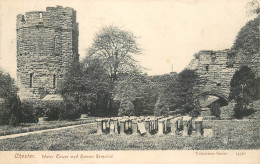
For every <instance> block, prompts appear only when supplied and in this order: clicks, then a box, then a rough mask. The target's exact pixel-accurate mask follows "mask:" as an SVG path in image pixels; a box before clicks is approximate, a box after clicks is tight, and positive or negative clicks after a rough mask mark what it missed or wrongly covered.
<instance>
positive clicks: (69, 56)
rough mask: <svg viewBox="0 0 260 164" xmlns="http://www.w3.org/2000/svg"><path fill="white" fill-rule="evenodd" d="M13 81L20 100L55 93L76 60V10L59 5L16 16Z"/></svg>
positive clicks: (77, 58)
mask: <svg viewBox="0 0 260 164" xmlns="http://www.w3.org/2000/svg"><path fill="white" fill-rule="evenodd" d="M16 30H17V82H18V87H19V96H20V98H21V99H41V98H43V97H44V96H45V95H49V94H55V93H56V92H57V89H58V88H59V87H60V83H61V80H62V79H63V78H64V75H65V74H66V72H67V71H68V69H69V68H70V67H71V66H72V65H73V64H74V63H77V62H78V61H79V54H78V35H79V32H78V23H77V22H76V11H75V10H74V9H72V8H67V7H66V8H63V7H62V6H56V7H47V8H46V11H31V12H26V13H25V15H22V14H19V15H17V22H16Z"/></svg>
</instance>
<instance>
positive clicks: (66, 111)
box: [60, 102, 80, 120]
mask: <svg viewBox="0 0 260 164" xmlns="http://www.w3.org/2000/svg"><path fill="white" fill-rule="evenodd" d="M79 109H80V107H79V105H77V104H74V103H70V102H64V103H63V104H62V105H61V108H60V119H65V120H74V119H77V118H79V117H80V112H79V111H80V110H79Z"/></svg>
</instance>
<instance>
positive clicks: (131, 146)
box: [0, 120, 260, 150]
mask: <svg viewBox="0 0 260 164" xmlns="http://www.w3.org/2000/svg"><path fill="white" fill-rule="evenodd" d="M203 123H204V126H206V127H211V128H212V129H213V131H214V135H213V137H212V138H207V137H195V136H188V137H182V136H171V135H164V136H156V135H152V136H132V135H126V136H120V135H109V134H107V135H97V134H95V132H96V126H95V125H93V124H92V125H84V126H82V127H77V128H72V129H66V130H60V131H55V132H47V133H42V134H34V135H28V136H23V137H18V138H12V139H4V140H0V150H205V149H218V150H224V149H259V148H260V139H259V138H260V133H259V127H260V126H259V124H260V123H259V121H258V120H242V121H235V120H226V121H204V122H203Z"/></svg>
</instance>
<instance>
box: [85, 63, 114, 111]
mask: <svg viewBox="0 0 260 164" xmlns="http://www.w3.org/2000/svg"><path fill="white" fill-rule="evenodd" d="M82 65H83V67H82V69H83V76H82V83H83V85H84V87H85V92H84V96H82V98H83V100H82V101H83V102H85V104H84V106H85V110H86V109H87V111H88V112H89V113H90V114H92V115H100V116H102V115H103V116H104V115H106V116H108V115H115V113H116V111H114V110H113V109H111V107H110V106H109V105H110V103H109V100H110V99H111V97H112V87H111V85H112V84H111V81H110V79H109V75H108V74H107V73H106V71H105V69H104V67H103V65H102V63H101V62H100V60H99V59H94V60H89V59H88V58H86V59H85V60H84V61H83V62H82Z"/></svg>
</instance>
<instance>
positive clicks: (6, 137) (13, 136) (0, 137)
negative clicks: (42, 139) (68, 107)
mask: <svg viewBox="0 0 260 164" xmlns="http://www.w3.org/2000/svg"><path fill="white" fill-rule="evenodd" d="M92 124H95V123H85V124H80V125H72V126H66V127H61V128H54V129H45V130H39V131H33V132H26V133H18V134H10V135H5V136H0V140H3V139H8V138H16V137H21V136H26V135H30V134H40V133H44V132H51V131H57V130H63V129H69V128H75V127H79V126H84V125H92Z"/></svg>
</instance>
